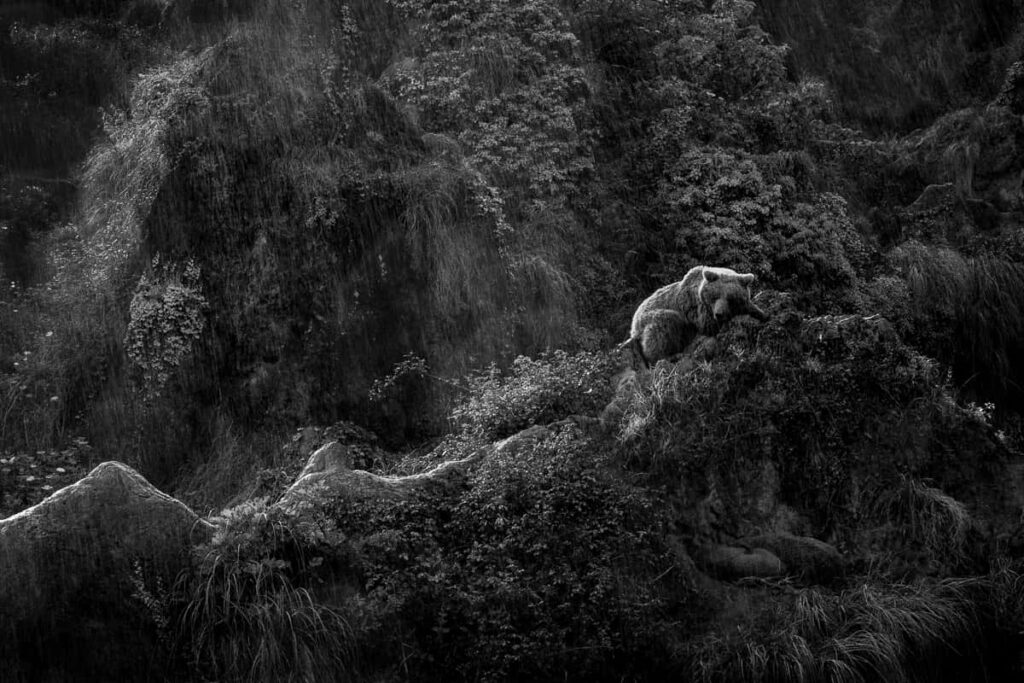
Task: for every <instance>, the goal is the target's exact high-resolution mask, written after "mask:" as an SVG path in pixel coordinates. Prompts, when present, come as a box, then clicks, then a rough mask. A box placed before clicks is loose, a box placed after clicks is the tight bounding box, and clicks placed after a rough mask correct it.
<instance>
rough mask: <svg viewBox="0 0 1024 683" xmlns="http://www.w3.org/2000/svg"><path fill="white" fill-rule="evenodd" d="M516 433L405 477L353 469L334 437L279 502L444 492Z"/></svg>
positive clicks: (285, 504)
mask: <svg viewBox="0 0 1024 683" xmlns="http://www.w3.org/2000/svg"><path fill="white" fill-rule="evenodd" d="M532 429H543V428H541V427H534V428H532ZM526 431H529V430H526ZM545 431H546V430H545ZM517 437H519V435H515V436H512V437H509V438H508V439H505V440H504V441H501V442H499V443H498V444H495V445H494V446H492V447H485V448H481V449H480V450H478V451H476V452H475V453H473V454H472V455H470V456H468V457H466V458H463V459H462V460H453V461H449V462H445V463H442V464H440V465H438V466H437V467H435V468H433V469H432V470H430V471H428V472H424V473H421V474H412V475H409V476H405V477H388V476H383V475H379V474H373V473H372V472H366V471H364V470H357V469H353V468H352V465H353V453H352V452H351V450H350V449H349V448H348V447H347V446H343V445H341V444H340V443H338V442H337V441H332V442H331V443H329V444H327V445H325V446H322V447H320V448H319V449H317V450H316V451H315V452H314V453H313V455H311V456H309V461H308V462H307V463H306V466H305V467H304V468H303V469H302V472H300V473H299V476H298V478H297V479H296V480H295V483H294V484H292V485H291V487H290V488H289V489H288V490H287V491H285V493H284V495H283V496H282V497H281V500H280V501H278V502H277V505H279V506H281V507H283V508H285V509H292V510H295V509H297V508H300V507H302V506H303V505H305V504H306V503H307V502H308V501H310V500H330V499H347V500H367V499H378V500H380V499H384V500H401V499H403V498H408V497H409V496H411V495H413V494H414V493H415V492H417V491H424V492H433V493H443V492H445V491H448V490H451V489H454V488H459V487H461V486H462V485H463V484H464V482H465V471H466V469H467V468H468V467H469V465H471V464H473V463H475V462H477V461H478V460H480V459H481V458H482V457H483V456H484V455H486V454H487V453H488V452H489V451H490V450H496V449H499V448H502V447H508V444H509V442H512V441H513V440H515V439H516V438H517Z"/></svg>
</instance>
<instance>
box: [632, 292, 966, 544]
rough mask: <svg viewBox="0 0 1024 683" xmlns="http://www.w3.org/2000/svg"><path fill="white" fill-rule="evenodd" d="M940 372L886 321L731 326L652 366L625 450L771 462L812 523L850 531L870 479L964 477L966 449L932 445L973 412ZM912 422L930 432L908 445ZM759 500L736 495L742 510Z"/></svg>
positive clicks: (636, 455)
mask: <svg viewBox="0 0 1024 683" xmlns="http://www.w3.org/2000/svg"><path fill="white" fill-rule="evenodd" d="M802 326H803V327H804V330H803V331H802V332H801V331H800V329H801V327H802ZM740 332H741V331H739V330H737V331H736V332H735V334H737V335H738V334H739V333H740ZM726 339H728V337H726ZM943 380H944V376H943V372H942V370H941V368H940V367H938V366H937V364H936V363H935V362H934V361H931V360H929V359H927V358H925V357H923V356H921V355H919V354H918V353H916V352H914V351H913V350H912V349H910V348H908V347H906V346H904V345H903V344H902V343H900V342H898V340H897V339H896V337H895V333H894V332H893V330H892V329H891V327H889V326H888V324H887V323H885V322H884V321H879V320H875V321H874V322H871V321H863V320H862V319H860V318H849V319H846V321H845V322H844V319H843V318H839V317H824V318H816V319H810V320H806V321H803V319H802V317H801V316H798V315H796V314H794V313H792V312H789V313H783V314H781V315H776V317H775V318H774V319H773V320H772V321H771V322H770V323H769V324H768V326H767V327H766V328H765V329H763V330H761V331H760V332H759V334H758V337H757V341H756V342H755V343H752V340H750V339H749V337H748V338H747V339H744V338H743V337H742V336H739V337H737V338H735V339H734V340H732V341H728V342H727V341H725V340H724V339H723V340H720V343H719V348H718V349H717V351H716V352H715V354H714V355H713V356H712V357H711V358H710V359H709V361H708V362H703V363H693V362H689V363H680V364H679V365H677V366H671V367H664V366H659V367H657V368H655V370H654V371H653V373H652V375H651V377H650V380H649V386H644V387H642V388H641V389H640V390H639V391H637V392H635V393H634V394H632V395H631V398H630V400H631V403H630V404H629V406H628V407H627V409H626V412H625V415H624V416H623V418H622V422H621V430H622V436H623V438H624V448H625V450H624V455H625V456H626V457H627V459H628V461H629V462H632V463H633V466H634V467H638V468H640V469H642V470H644V471H648V472H652V473H653V474H654V476H655V478H656V479H658V480H660V479H663V478H666V477H667V478H676V477H679V476H683V478H684V479H685V478H686V473H689V474H690V475H691V476H695V477H698V478H700V479H702V480H703V479H705V478H713V477H716V476H724V477H726V478H727V479H728V478H729V477H731V476H732V474H730V473H736V472H742V471H756V470H757V469H758V467H759V466H760V465H761V464H763V463H765V462H771V463H773V464H774V466H775V467H777V468H778V470H779V473H780V476H781V481H782V487H781V496H782V498H783V499H784V500H786V501H787V502H789V503H790V504H792V505H794V506H796V508H797V509H798V510H800V511H801V512H802V513H804V514H806V515H808V516H809V518H810V519H811V520H812V524H813V527H814V528H817V529H819V530H821V531H822V532H825V531H826V530H827V531H828V532H829V533H850V529H851V526H852V525H855V520H856V519H857V518H858V517H857V516H858V515H860V514H863V513H865V510H863V509H861V506H862V504H863V503H864V501H863V500H861V494H860V493H859V490H860V489H859V487H860V486H861V485H862V483H863V482H864V481H865V480H870V481H873V482H876V484H875V485H883V484H882V483H883V482H884V485H885V486H899V485H900V482H901V481H902V479H901V476H903V475H907V476H929V477H932V478H934V479H935V480H936V481H938V482H939V483H940V485H941V486H942V488H944V489H946V487H947V486H951V487H954V490H957V489H956V487H960V486H964V485H965V479H964V476H965V474H964V472H962V471H961V470H960V466H959V464H958V461H957V457H959V456H958V455H957V454H954V453H953V452H951V451H950V450H949V449H948V447H942V448H939V447H937V446H936V447H933V446H931V445H929V444H932V445H935V444H940V443H942V442H943V439H946V438H950V436H949V435H950V434H956V433H959V432H960V431H963V432H964V433H968V432H970V431H971V429H970V425H971V424H973V418H971V417H970V416H969V415H967V414H965V413H963V412H960V411H959V410H958V409H957V408H956V406H955V405H954V404H953V402H952V399H951V398H950V396H949V394H948V393H946V392H947V391H948V389H947V388H946V387H944V383H943ZM912 425H913V426H912ZM903 430H917V431H915V432H914V433H915V434H917V435H918V437H916V438H919V439H922V440H923V441H922V442H921V444H920V446H919V447H917V448H910V449H907V448H904V446H903V438H904V437H903V436H901V434H902V432H903ZM866 435H874V436H871V437H869V436H866ZM958 438H959V437H958ZM964 438H967V437H964ZM925 473H927V474H925ZM720 493H722V494H723V495H724V492H720ZM751 504H752V503H751V502H750V501H741V500H737V501H732V505H730V512H729V514H730V515H732V516H733V517H734V519H733V522H736V521H738V520H740V519H743V517H744V515H745V514H747V513H746V512H745V510H746V509H747V507H748V506H749V505H751Z"/></svg>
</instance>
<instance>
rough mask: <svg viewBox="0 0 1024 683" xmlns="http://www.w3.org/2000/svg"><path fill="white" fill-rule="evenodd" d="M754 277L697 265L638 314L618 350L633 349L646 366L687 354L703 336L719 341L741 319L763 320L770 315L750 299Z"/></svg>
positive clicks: (749, 274)
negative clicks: (723, 330)
mask: <svg viewBox="0 0 1024 683" xmlns="http://www.w3.org/2000/svg"><path fill="white" fill-rule="evenodd" d="M753 282H754V275H753V273H737V272H736V271H734V270H730V269H729V268H713V267H710V266H696V267H694V268H691V269H690V270H689V272H687V273H686V275H685V276H684V277H683V279H682V280H680V281H679V282H674V283H672V284H670V285H665V286H664V287H662V288H661V289H659V290H658V291H656V292H655V293H654V294H651V295H650V296H649V297H647V298H646V299H644V302H643V303H642V304H640V306H639V307H638V308H637V309H636V313H634V314H633V324H632V326H631V328H630V335H629V339H627V340H626V341H624V342H623V343H622V344H620V346H619V348H625V347H627V346H632V348H633V351H634V353H635V354H636V355H638V356H639V357H640V361H641V363H642V364H643V365H644V367H650V366H651V365H654V364H655V363H657V362H658V361H659V360H661V359H662V358H668V357H670V356H674V355H677V354H680V353H682V352H683V351H684V350H685V349H686V347H687V346H689V345H690V344H691V343H692V342H693V341H694V340H695V339H697V338H698V337H700V336H708V337H710V336H714V335H715V334H717V333H718V331H719V330H720V329H721V328H722V326H723V325H725V323H727V322H729V321H730V320H732V319H733V318H734V317H736V316H738V315H749V316H751V317H753V318H756V319H757V320H760V321H762V322H763V321H765V320H767V319H768V315H767V314H766V313H765V312H764V311H762V310H761V309H760V308H758V307H757V305H756V304H754V303H753V302H752V301H751V300H750V285H751V284H752V283H753Z"/></svg>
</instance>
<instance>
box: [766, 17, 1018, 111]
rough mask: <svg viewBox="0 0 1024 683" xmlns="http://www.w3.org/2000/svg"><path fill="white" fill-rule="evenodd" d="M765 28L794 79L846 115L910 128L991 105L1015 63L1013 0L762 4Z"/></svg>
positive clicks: (1016, 27)
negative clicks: (819, 89) (811, 83)
mask: <svg viewBox="0 0 1024 683" xmlns="http://www.w3.org/2000/svg"><path fill="white" fill-rule="evenodd" d="M758 8H759V14H760V16H761V20H762V26H764V28H765V29H766V30H767V31H768V32H769V33H771V34H772V36H773V37H774V38H775V39H776V40H777V41H778V42H780V43H785V44H787V45H789V47H790V50H791V52H790V55H789V65H790V67H791V68H792V70H793V73H794V75H796V76H798V77H800V76H816V77H820V78H824V79H825V81H826V82H827V83H828V84H829V85H830V86H831V87H832V88H834V89H835V92H836V94H837V96H838V101H839V105H840V108H841V110H842V112H843V114H844V115H845V116H846V117H848V118H850V119H852V120H853V121H856V122H858V123H860V124H862V125H865V126H867V127H869V128H871V129H873V130H879V131H880V130H893V129H895V130H903V131H905V130H910V129H913V128H918V127H921V126H925V125H928V124H929V123H930V122H931V121H932V120H934V119H935V118H936V117H937V116H938V115H940V114H942V113H944V112H946V111H949V110H950V109H953V108H960V107H964V106H968V105H971V104H976V103H979V102H987V101H988V100H990V99H991V98H992V97H993V96H994V95H995V94H996V93H997V92H998V91H999V87H1000V85H1001V84H1002V81H1003V77H1004V73H1005V70H1006V68H1007V67H1008V66H1009V65H1010V64H1011V63H1012V62H1014V61H1016V60H1017V59H1020V57H1021V36H1020V29H1019V19H1020V12H1021V4H1020V2H1017V1H1016V0H982V1H981V2H961V1H960V0H936V1H933V2H915V1H910V2H895V3H893V2H858V3H849V2H842V0H764V1H763V2H759V3H758Z"/></svg>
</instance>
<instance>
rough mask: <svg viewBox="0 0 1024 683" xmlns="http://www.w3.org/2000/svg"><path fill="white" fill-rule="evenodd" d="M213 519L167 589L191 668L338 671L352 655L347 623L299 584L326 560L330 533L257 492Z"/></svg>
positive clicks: (279, 677)
mask: <svg viewBox="0 0 1024 683" xmlns="http://www.w3.org/2000/svg"><path fill="white" fill-rule="evenodd" d="M217 522H218V524H219V527H218V529H217V531H216V533H215V535H214V537H213V538H212V540H211V541H210V542H209V543H208V544H206V545H203V546H200V547H199V548H197V549H196V551H195V555H194V558H195V561H194V566H193V571H192V572H191V573H190V574H189V575H187V576H186V577H185V578H183V579H182V580H180V581H179V585H178V586H177V587H176V589H177V591H178V592H179V598H180V599H183V600H184V607H183V609H182V610H181V612H180V615H179V617H178V621H177V623H178V627H179V632H178V635H179V638H180V640H181V641H182V643H181V645H182V648H183V649H184V651H185V652H184V654H185V655H186V656H187V657H188V659H189V660H190V662H191V665H192V667H194V669H195V670H196V671H199V672H203V673H204V674H208V675H209V676H211V677H212V678H214V679H216V680H224V681H266V682H270V681H310V680H317V681H326V680H342V679H345V678H347V677H348V676H349V674H350V673H351V671H352V667H353V662H354V658H355V653H354V650H353V646H352V642H353V638H352V631H351V629H350V627H349V624H348V621H347V619H346V618H345V616H344V615H343V614H342V613H341V612H339V611H338V610H337V609H335V608H333V607H331V606H329V605H327V604H324V603H323V602H321V601H320V600H319V599H318V598H317V597H315V596H314V595H313V593H312V592H311V591H310V589H309V588H308V586H309V585H311V584H312V582H313V577H314V576H315V575H316V574H318V572H321V571H322V570H323V569H324V568H325V567H327V566H328V565H330V560H331V557H332V554H333V553H334V552H335V550H336V547H337V544H338V543H339V542H340V540H339V539H340V537H339V536H338V535H337V533H336V532H334V531H333V530H332V529H331V528H330V527H329V526H327V525H325V524H321V523H318V522H316V521H315V520H311V519H309V518H307V517H302V516H301V515H298V514H293V513H287V512H284V511H282V510H280V509H276V508H273V507H269V506H268V505H267V504H266V502H265V501H260V500H257V501H252V502H248V503H243V504H242V505H240V506H238V507H236V508H233V509H231V510H228V511H226V512H225V513H224V514H223V516H222V517H220V518H219V519H218V520H217Z"/></svg>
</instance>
